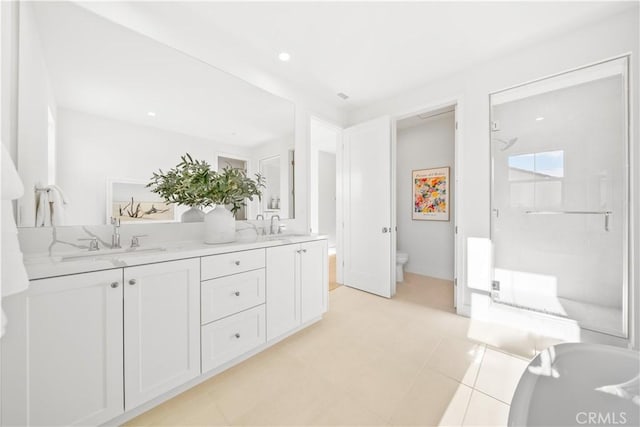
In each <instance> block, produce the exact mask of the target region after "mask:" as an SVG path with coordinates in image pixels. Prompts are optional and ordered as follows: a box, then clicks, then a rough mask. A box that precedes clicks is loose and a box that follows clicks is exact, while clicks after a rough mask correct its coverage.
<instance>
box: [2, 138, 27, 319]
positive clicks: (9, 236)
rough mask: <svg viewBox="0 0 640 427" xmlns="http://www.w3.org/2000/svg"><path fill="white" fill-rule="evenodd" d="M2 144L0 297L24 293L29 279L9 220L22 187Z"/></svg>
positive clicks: (16, 233) (21, 192)
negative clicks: (13, 202) (12, 201)
mask: <svg viewBox="0 0 640 427" xmlns="http://www.w3.org/2000/svg"><path fill="white" fill-rule="evenodd" d="M0 145H2V154H1V155H0V157H1V164H2V194H1V197H0V199H2V200H1V204H2V206H1V209H0V223H1V224H2V230H1V233H0V235H1V239H0V243H1V246H0V259H2V263H1V264H0V270H2V271H1V273H2V274H1V275H0V277H1V279H0V288H1V289H2V292H1V295H2V296H3V297H4V296H7V295H11V294H15V293H17V292H21V291H24V290H25V289H27V287H28V286H29V279H28V277H27V272H26V270H25V268H24V264H23V261H22V251H21V250H20V244H19V243H18V230H17V228H16V223H15V220H14V218H13V207H12V206H11V200H12V199H17V198H19V197H21V196H22V194H23V192H24V187H23V185H22V181H21V180H20V177H19V176H18V172H17V171H16V168H15V166H14V165H13V162H12V161H11V157H10V156H9V153H8V151H7V150H6V149H5V147H4V145H3V144H0ZM5 320H6V319H5V316H4V312H3V313H2V332H4V326H5V325H4V324H5Z"/></svg>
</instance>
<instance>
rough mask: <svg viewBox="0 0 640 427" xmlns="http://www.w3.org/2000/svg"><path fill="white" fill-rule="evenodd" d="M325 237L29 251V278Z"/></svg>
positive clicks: (27, 264) (277, 236) (215, 253)
mask: <svg viewBox="0 0 640 427" xmlns="http://www.w3.org/2000/svg"><path fill="white" fill-rule="evenodd" d="M324 239H327V237H326V236H319V235H281V236H280V235H276V236H265V237H262V236H260V237H258V238H254V239H252V240H242V241H240V240H238V241H235V242H232V243H222V244H216V245H207V244H205V243H202V242H194V241H183V242H167V243H165V244H158V245H148V246H145V245H143V246H141V247H139V248H136V249H120V250H111V249H102V250H99V251H95V252H88V251H86V250H83V251H80V250H79V251H76V252H73V253H65V254H61V255H54V256H48V255H47V254H25V256H24V265H25V268H26V270H27V275H28V276H29V279H30V280H37V279H44V278H49V277H56V276H65V275H69V274H78V273H88V272H92V271H100V270H109V269H113V268H122V267H132V266H136V265H144V264H152V263H156V262H165V261H174V260H179V259H186V258H197V257H203V256H208V255H217V254H223V253H229V252H238V251H246V250H251V249H260V248H268V247H271V246H281V245H288V244H295V243H302V242H308V241H314V240H324Z"/></svg>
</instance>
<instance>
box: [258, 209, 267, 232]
mask: <svg viewBox="0 0 640 427" xmlns="http://www.w3.org/2000/svg"><path fill="white" fill-rule="evenodd" d="M260 219H261V220H262V226H261V227H260V230H261V233H260V234H262V235H263V236H266V235H267V227H265V225H264V215H263V214H258V215H256V221H258V220H260ZM256 234H258V228H257V227H256Z"/></svg>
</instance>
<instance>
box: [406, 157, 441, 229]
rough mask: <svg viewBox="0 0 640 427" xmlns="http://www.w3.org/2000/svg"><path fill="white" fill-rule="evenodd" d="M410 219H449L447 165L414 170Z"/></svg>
mask: <svg viewBox="0 0 640 427" xmlns="http://www.w3.org/2000/svg"><path fill="white" fill-rule="evenodd" d="M411 186H412V191H413V210H412V211H411V212H412V213H411V215H412V219H414V220H427V221H449V187H450V183H449V167H443V168H434V169H420V170H414V171H413V174H412V180H411Z"/></svg>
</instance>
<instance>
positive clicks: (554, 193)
mask: <svg viewBox="0 0 640 427" xmlns="http://www.w3.org/2000/svg"><path fill="white" fill-rule="evenodd" d="M508 165H509V181H510V197H511V206H512V207H521V208H530V207H536V208H545V207H547V208H550V207H559V206H560V205H561V204H562V178H564V150H555V151H543V152H539V153H526V154H518V155H513V156H509V158H508Z"/></svg>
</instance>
